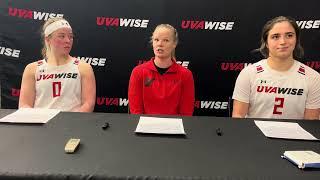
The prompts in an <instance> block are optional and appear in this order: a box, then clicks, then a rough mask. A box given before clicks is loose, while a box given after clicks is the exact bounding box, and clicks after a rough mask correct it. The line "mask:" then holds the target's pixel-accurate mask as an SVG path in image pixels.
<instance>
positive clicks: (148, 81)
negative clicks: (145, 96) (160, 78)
mask: <svg viewBox="0 0 320 180" xmlns="http://www.w3.org/2000/svg"><path fill="white" fill-rule="evenodd" d="M153 81H154V78H149V77H147V78H146V79H145V80H144V85H145V86H146V87H149V86H150V85H151V84H152V82H153Z"/></svg>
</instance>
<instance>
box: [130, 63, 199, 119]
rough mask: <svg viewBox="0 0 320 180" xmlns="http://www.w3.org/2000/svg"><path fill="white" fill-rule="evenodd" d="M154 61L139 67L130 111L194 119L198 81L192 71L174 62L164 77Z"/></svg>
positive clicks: (133, 80) (133, 79)
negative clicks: (195, 88) (192, 117)
mask: <svg viewBox="0 0 320 180" xmlns="http://www.w3.org/2000/svg"><path fill="white" fill-rule="evenodd" d="M153 61H154V58H152V59H151V60H149V61H148V62H146V63H144V64H141V65H138V66H136V67H135V68H134V69H133V70H132V73H131V77H130V81H129V90H128V97H129V108H130V113H132V114H165V115H184V116H192V113H193V109H194V81H193V76H192V73H191V71H190V70H188V69H186V68H184V67H182V66H181V65H179V64H177V63H176V62H175V61H174V60H172V61H173V64H172V65H171V66H170V67H169V69H168V70H167V72H165V73H164V74H163V75H161V74H160V73H159V72H158V71H157V69H156V67H155V65H154V62H153Z"/></svg>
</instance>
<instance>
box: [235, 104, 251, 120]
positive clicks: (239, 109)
mask: <svg viewBox="0 0 320 180" xmlns="http://www.w3.org/2000/svg"><path fill="white" fill-rule="evenodd" d="M248 110H249V103H245V102H241V101H238V100H233V110H232V117H233V118H245V117H246V115H247V113H248Z"/></svg>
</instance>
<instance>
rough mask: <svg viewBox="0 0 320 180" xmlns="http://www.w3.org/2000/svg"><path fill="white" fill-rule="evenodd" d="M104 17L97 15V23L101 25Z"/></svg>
mask: <svg viewBox="0 0 320 180" xmlns="http://www.w3.org/2000/svg"><path fill="white" fill-rule="evenodd" d="M104 20H105V18H104V17H97V25H99V26H102V25H103V23H104Z"/></svg>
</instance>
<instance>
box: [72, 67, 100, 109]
mask: <svg viewBox="0 0 320 180" xmlns="http://www.w3.org/2000/svg"><path fill="white" fill-rule="evenodd" d="M79 71H80V74H81V107H80V108H79V109H78V110H77V111H79V112H92V111H93V109H94V105H95V102H96V80H95V76H94V73H93V70H92V67H91V66H90V65H89V64H87V63H84V62H81V63H80V64H79Z"/></svg>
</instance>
